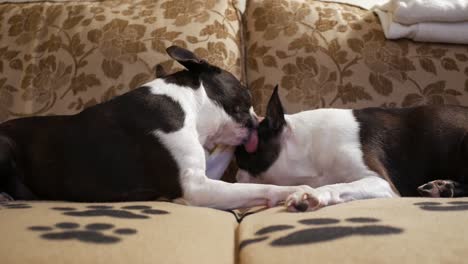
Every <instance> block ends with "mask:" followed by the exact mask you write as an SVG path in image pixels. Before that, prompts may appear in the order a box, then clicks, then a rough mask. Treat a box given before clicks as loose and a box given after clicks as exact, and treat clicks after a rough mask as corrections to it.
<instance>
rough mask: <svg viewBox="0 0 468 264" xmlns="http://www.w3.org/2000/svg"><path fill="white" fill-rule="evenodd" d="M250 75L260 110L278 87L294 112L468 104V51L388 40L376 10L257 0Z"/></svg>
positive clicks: (251, 10)
mask: <svg viewBox="0 0 468 264" xmlns="http://www.w3.org/2000/svg"><path fill="white" fill-rule="evenodd" d="M245 17H246V24H247V31H248V40H247V42H246V44H245V45H246V46H247V77H248V82H249V85H250V87H251V89H252V90H253V98H254V101H255V107H256V110H257V111H258V112H259V113H264V112H265V107H266V103H267V100H268V98H269V97H270V94H271V92H272V90H273V87H274V85H276V84H279V85H280V96H281V98H282V99H283V102H284V104H285V108H286V110H287V112H288V113H294V112H298V111H301V110H307V109H313V108H319V107H339V108H360V107H368V106H390V107H392V106H414V105H419V104H464V105H466V104H468V93H467V90H468V69H467V68H468V47H467V46H466V45H440V44H426V43H414V42H411V41H408V40H399V41H389V40H386V39H385V36H384V34H383V32H382V28H381V25H380V22H379V20H378V18H377V17H376V16H375V15H374V14H373V13H372V12H371V11H368V10H363V9H360V8H358V7H353V6H348V5H344V4H337V3H324V2H320V1H312V0H298V1H280V0H265V1H262V0H252V1H249V2H248V5H247V10H246V16H245Z"/></svg>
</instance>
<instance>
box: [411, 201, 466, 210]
mask: <svg viewBox="0 0 468 264" xmlns="http://www.w3.org/2000/svg"><path fill="white" fill-rule="evenodd" d="M414 205H416V206H419V208H421V209H422V210H426V211H466V210H468V201H452V202H447V203H439V202H419V203H415V204H414Z"/></svg>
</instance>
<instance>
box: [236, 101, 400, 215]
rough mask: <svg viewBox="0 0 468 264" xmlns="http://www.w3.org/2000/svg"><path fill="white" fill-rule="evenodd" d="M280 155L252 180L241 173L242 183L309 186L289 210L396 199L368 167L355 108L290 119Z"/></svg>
mask: <svg viewBox="0 0 468 264" xmlns="http://www.w3.org/2000/svg"><path fill="white" fill-rule="evenodd" d="M285 120H286V124H287V125H286V126H285V128H284V130H283V132H282V134H281V152H280V154H279V157H278V159H277V160H276V161H275V162H274V163H273V165H272V166H271V167H270V168H269V169H268V170H267V171H266V172H264V173H262V174H261V175H258V176H257V177H255V178H254V177H252V176H251V175H249V173H247V172H246V171H242V170H239V172H238V174H237V180H238V182H243V183H257V184H258V183H268V184H276V185H298V184H306V185H309V186H311V187H313V188H315V189H313V190H308V191H299V192H297V193H295V194H293V195H291V196H290V197H288V199H287V201H286V205H287V206H291V204H298V203H300V202H301V201H303V200H307V201H308V202H309V210H313V209H317V208H320V207H323V206H327V205H331V204H337V203H343V202H347V201H351V200H358V199H368V198H383V197H396V196H397V194H395V193H394V192H393V190H392V189H391V187H390V185H389V183H388V182H387V181H385V180H384V179H382V178H381V177H380V176H379V175H378V174H377V173H375V172H374V171H372V170H370V169H369V168H368V167H367V166H366V165H365V163H364V160H363V152H362V149H361V143H360V140H359V124H358V122H357V121H356V119H355V117H354V115H353V114H352V110H347V109H317V110H310V111H305V112H301V113H297V114H294V115H285Z"/></svg>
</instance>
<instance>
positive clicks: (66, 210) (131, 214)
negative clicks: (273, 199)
mask: <svg viewBox="0 0 468 264" xmlns="http://www.w3.org/2000/svg"><path fill="white" fill-rule="evenodd" d="M86 208H87V209H86V210H78V209H76V208H73V207H53V208H52V209H53V210H56V211H62V212H63V214H64V215H68V216H78V217H96V216H108V217H112V218H125V219H147V218H150V217H149V216H150V215H162V214H169V212H167V211H164V210H159V209H153V208H151V207H150V206H147V205H129V206H124V207H121V208H119V209H115V208H114V207H113V206H110V205H89V206H87V207H86Z"/></svg>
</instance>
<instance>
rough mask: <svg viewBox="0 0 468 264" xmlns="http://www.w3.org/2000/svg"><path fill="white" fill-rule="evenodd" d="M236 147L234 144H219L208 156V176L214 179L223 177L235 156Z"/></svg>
mask: <svg viewBox="0 0 468 264" xmlns="http://www.w3.org/2000/svg"><path fill="white" fill-rule="evenodd" d="M234 150H235V148H234V147H232V146H224V145H223V146H218V147H217V148H216V149H215V150H214V151H213V153H211V155H208V156H207V157H206V176H208V178H210V179H213V180H219V179H221V177H223V174H224V172H225V171H226V169H227V167H228V166H229V163H230V162H231V160H232V157H233V156H234Z"/></svg>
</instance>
